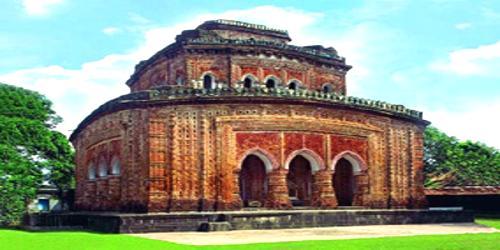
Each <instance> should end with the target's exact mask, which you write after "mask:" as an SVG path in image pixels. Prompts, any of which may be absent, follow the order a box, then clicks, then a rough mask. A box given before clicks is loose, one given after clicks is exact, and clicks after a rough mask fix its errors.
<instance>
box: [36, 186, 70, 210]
mask: <svg viewBox="0 0 500 250" xmlns="http://www.w3.org/2000/svg"><path fill="white" fill-rule="evenodd" d="M57 193H58V190H57V188H56V187H55V186H52V185H42V186H41V187H40V188H38V189H37V191H36V196H35V199H33V200H32V201H31V202H30V204H29V205H28V211H29V212H49V211H58V210H61V209H62V207H61V202H60V200H59V197H58V196H57Z"/></svg>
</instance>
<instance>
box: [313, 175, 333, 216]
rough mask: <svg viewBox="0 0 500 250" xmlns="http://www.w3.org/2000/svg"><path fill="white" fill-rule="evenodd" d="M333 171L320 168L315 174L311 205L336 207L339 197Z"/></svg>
mask: <svg viewBox="0 0 500 250" xmlns="http://www.w3.org/2000/svg"><path fill="white" fill-rule="evenodd" d="M332 174H333V173H332V171H331V170H328V169H324V170H320V171H318V172H316V173H315V174H314V176H313V193H312V200H311V205H312V206H313V207H318V208H336V207H337V197H335V192H334V190H333V185H332Z"/></svg>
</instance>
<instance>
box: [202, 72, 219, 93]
mask: <svg viewBox="0 0 500 250" xmlns="http://www.w3.org/2000/svg"><path fill="white" fill-rule="evenodd" d="M201 81H202V84H203V85H202V86H203V88H205V89H214V88H215V81H216V78H215V75H214V74H213V73H212V72H210V71H206V72H203V74H201Z"/></svg>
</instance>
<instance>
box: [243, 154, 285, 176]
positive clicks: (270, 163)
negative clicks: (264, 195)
mask: <svg viewBox="0 0 500 250" xmlns="http://www.w3.org/2000/svg"><path fill="white" fill-rule="evenodd" d="M249 155H255V156H257V157H258V158H259V159H260V160H261V161H262V162H263V163H264V166H265V168H266V173H270V172H272V171H273V169H274V168H276V167H277V166H278V161H276V159H275V158H274V157H273V156H272V155H271V154H270V153H269V152H267V151H265V150H263V149H261V148H252V149H249V150H247V151H246V152H245V153H244V154H243V156H242V157H241V158H240V160H239V161H238V162H239V164H238V166H239V168H240V169H241V166H242V164H243V161H244V160H245V159H246V158H247V156H249Z"/></svg>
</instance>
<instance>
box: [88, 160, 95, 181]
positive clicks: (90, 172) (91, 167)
mask: <svg viewBox="0 0 500 250" xmlns="http://www.w3.org/2000/svg"><path fill="white" fill-rule="evenodd" d="M88 177H89V180H95V177H96V172H95V165H94V163H93V162H91V163H89V166H88Z"/></svg>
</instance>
